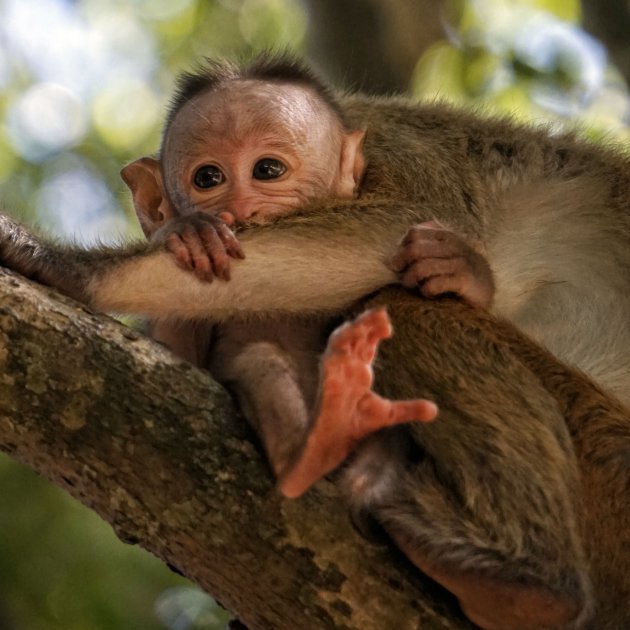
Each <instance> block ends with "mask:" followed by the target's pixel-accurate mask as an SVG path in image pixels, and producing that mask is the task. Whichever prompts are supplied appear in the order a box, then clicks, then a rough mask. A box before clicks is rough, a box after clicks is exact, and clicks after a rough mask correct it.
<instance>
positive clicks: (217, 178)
mask: <svg viewBox="0 0 630 630" xmlns="http://www.w3.org/2000/svg"><path fill="white" fill-rule="evenodd" d="M224 181H225V176H224V175H223V173H222V172H221V170H220V169H219V168H218V167H216V166H214V165H213V164H204V165H203V166H200V167H199V168H198V169H197V171H196V172H195V178H194V179H193V182H194V184H195V186H196V187H197V188H214V187H215V186H218V185H219V184H222V183H223V182H224Z"/></svg>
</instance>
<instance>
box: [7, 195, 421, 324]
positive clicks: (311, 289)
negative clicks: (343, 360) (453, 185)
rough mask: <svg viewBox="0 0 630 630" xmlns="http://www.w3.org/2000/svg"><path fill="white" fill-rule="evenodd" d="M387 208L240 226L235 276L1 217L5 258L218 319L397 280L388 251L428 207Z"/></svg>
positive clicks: (159, 308) (152, 310)
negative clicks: (63, 239)
mask: <svg viewBox="0 0 630 630" xmlns="http://www.w3.org/2000/svg"><path fill="white" fill-rule="evenodd" d="M390 206H391V204H388V203H386V202H383V203H372V204H369V205H368V204H365V205H363V204H362V205H357V204H356V203H354V204H343V203H342V204H340V205H339V206H337V207H334V206H333V207H329V208H324V209H322V211H321V212H312V211H310V212H307V213H305V214H303V215H298V216H291V217H285V218H283V219H282V221H278V222H277V223H274V224H272V225H269V226H264V227H252V228H249V229H247V230H244V231H242V232H241V233H240V234H239V240H240V241H241V243H242V245H243V249H244V251H245V254H246V258H245V260H243V261H234V262H233V263H232V267H231V276H232V278H231V280H230V281H229V282H223V281H220V280H215V281H214V282H212V283H208V282H202V281H199V280H198V279H197V278H196V277H195V276H194V274H191V273H190V272H188V271H184V270H182V269H180V268H178V267H177V266H176V264H175V262H174V259H173V256H172V255H171V254H170V253H168V252H166V251H162V250H155V249H151V247H150V246H148V245H147V244H145V243H138V244H137V245H134V246H130V247H127V248H100V249H91V250H86V249H82V248H79V247H69V246H66V245H60V244H56V243H54V242H51V241H46V240H44V239H41V238H38V237H36V236H34V235H33V234H32V233H30V232H29V231H28V230H26V229H25V228H23V227H22V226H20V225H19V224H18V223H17V222H15V221H13V220H12V219H11V218H9V217H0V262H1V263H2V264H3V265H5V266H7V267H10V268H12V269H14V270H16V271H18V272H20V273H22V274H24V275H25V276H27V277H30V278H33V279H35V280H38V281H40V282H42V283H43V284H47V285H49V286H53V287H55V288H57V289H59V290H60V291H62V292H63V293H65V294H67V295H69V296H71V297H74V298H76V299H78V300H81V301H83V302H85V303H88V304H89V305H91V306H93V307H95V308H97V309H99V310H104V311H116V312H125V313H138V314H142V315H148V316H157V317H173V318H177V319H181V318H190V319H212V320H214V321H217V320H221V319H224V318H228V317H233V316H234V315H237V314H239V313H251V312H265V313H280V312H282V313H287V312H288V313H315V312H334V311H339V310H342V309H345V308H347V307H348V306H350V305H351V304H352V303H353V302H355V301H356V300H357V299H359V298H361V297H363V296H365V295H367V294H369V293H371V292H373V291H375V290H377V289H379V288H381V287H383V286H385V285H387V284H390V283H393V282H396V280H397V278H396V274H395V273H394V272H392V271H391V270H390V269H389V268H388V267H387V266H386V261H387V258H388V256H390V255H391V254H392V253H393V252H394V251H395V248H396V245H397V243H398V241H399V240H400V239H401V238H402V236H403V235H404V233H405V231H406V229H407V227H408V226H410V225H412V224H413V223H415V222H417V221H418V220H419V217H420V218H421V217H422V214H421V213H418V212H416V211H408V212H405V211H404V210H402V209H400V208H396V212H398V213H400V215H401V216H403V217H405V218H406V219H407V221H406V222H401V223H400V225H394V226H393V225H391V221H390V222H387V221H384V220H383V218H384V217H385V216H386V215H387V214H389V213H391V212H392V209H391V208H390ZM324 215H326V216H324ZM425 216H427V217H430V214H429V213H428V212H427V214H426V215H425Z"/></svg>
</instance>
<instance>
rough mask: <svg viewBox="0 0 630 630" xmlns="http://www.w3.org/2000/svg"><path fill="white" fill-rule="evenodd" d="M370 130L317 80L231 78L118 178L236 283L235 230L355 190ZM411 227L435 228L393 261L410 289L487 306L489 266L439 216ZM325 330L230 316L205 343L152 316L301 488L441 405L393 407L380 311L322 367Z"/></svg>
mask: <svg viewBox="0 0 630 630" xmlns="http://www.w3.org/2000/svg"><path fill="white" fill-rule="evenodd" d="M364 135H365V132H364V131H362V130H358V131H357V130H355V131H348V130H346V129H344V127H343V124H342V122H341V120H340V119H339V117H338V116H336V115H335V113H334V111H332V110H331V108H330V107H329V106H327V104H326V103H325V102H323V100H322V99H321V98H320V97H319V96H318V95H317V94H316V93H315V92H314V91H313V90H311V89H309V88H306V87H302V86H297V85H290V84H279V85H276V84H271V83H264V82H262V81H260V80H249V81H247V80H246V81H234V82H231V83H229V84H224V85H222V86H219V87H217V88H215V89H213V90H209V91H205V92H202V93H200V94H198V95H196V97H195V98H192V99H188V100H186V101H185V102H184V103H183V105H182V106H181V107H176V108H174V110H173V114H172V115H171V117H170V118H169V122H168V124H167V128H166V131H165V134H164V140H163V148H162V152H161V156H162V157H161V162H160V161H158V160H155V159H153V158H147V157H145V158H141V159H139V160H137V161H135V162H133V163H132V164H129V165H128V166H127V167H125V169H123V172H122V175H123V178H124V179H125V182H126V183H127V184H128V185H129V187H130V189H131V190H132V193H133V198H134V203H135V207H136V211H137V214H138V217H139V220H140V223H141V225H142V228H143V230H144V232H145V235H146V236H147V238H149V239H150V240H152V241H153V242H157V243H159V242H164V243H165V244H166V246H167V248H168V249H169V250H170V251H171V252H172V253H173V254H174V255H175V257H176V259H177V261H178V263H179V264H180V266H182V267H183V268H184V269H188V270H190V271H191V272H194V273H195V274H196V275H197V276H198V277H199V279H200V280H202V281H208V282H211V281H212V280H213V278H215V277H218V278H220V279H222V280H229V260H230V258H234V259H242V258H243V257H244V253H243V250H242V248H241V246H240V244H239V242H238V240H237V238H236V237H235V235H234V233H233V232H232V231H231V229H230V228H231V227H233V228H243V227H247V226H248V225H250V226H251V225H256V224H264V223H266V222H269V221H272V220H274V219H275V218H276V217H279V216H282V215H286V214H290V213H293V212H295V210H296V209H297V208H299V207H301V206H304V205H305V204H306V203H308V202H309V201H312V200H313V199H323V198H326V197H336V198H340V199H341V198H353V197H355V196H356V193H357V190H358V186H359V183H360V179H361V177H362V176H363V173H364V163H365V162H364V157H363V154H362V151H361V145H362V142H363V138H364ZM401 231H402V228H401ZM414 232H415V233H419V234H422V235H424V234H426V236H425V238H424V239H423V244H424V248H422V249H418V248H416V253H417V254H418V256H417V258H416V259H414V260H409V256H408V251H407V250H401V251H400V252H398V253H397V255H396V256H395V257H394V258H393V259H392V264H393V265H394V266H395V268H396V269H397V270H403V269H406V268H408V269H407V271H406V273H405V274H404V282H405V283H406V284H409V285H411V284H414V285H415V284H416V283H417V282H418V281H419V280H422V281H424V280H426V282H425V283H424V284H423V285H422V286H421V289H422V290H423V292H424V293H425V294H426V295H434V294H435V293H438V292H440V293H444V292H453V293H460V294H463V295H465V296H466V297H467V299H469V301H471V302H475V303H478V304H484V305H485V304H487V303H488V302H489V301H490V298H491V286H492V277H491V274H490V271H489V268H488V266H487V264H485V265H484V264H477V269H473V267H472V264H471V263H472V261H481V263H484V262H485V261H484V260H483V259H482V258H481V256H479V255H478V254H477V253H476V252H474V251H473V250H472V249H471V248H470V247H468V246H467V245H466V244H465V243H464V242H463V240H460V239H458V238H457V237H456V236H455V235H454V234H453V233H451V232H448V231H446V230H443V229H440V228H439V226H438V224H437V223H425V224H423V225H420V226H418V227H417V228H414ZM407 240H409V237H408V239H407ZM419 241H420V239H418V238H416V239H415V242H416V245H417V244H418V242H419ZM405 242H407V241H405ZM392 253H393V252H392ZM427 253H429V254H430V257H428V256H426V257H425V258H422V257H421V256H420V254H422V255H426V254H427ZM445 270H448V272H449V274H448V275H446V274H445V273H444V272H445ZM429 273H430V274H431V275H429ZM203 332H209V331H208V329H204V331H203ZM329 332H330V321H329V320H328V319H326V320H325V321H322V322H318V321H317V320H316V319H315V318H311V319H310V320H308V321H304V320H303V319H299V318H295V317H293V318H285V319H284V320H283V321H281V322H278V321H273V322H271V321H270V322H269V325H268V326H266V331H265V332H263V333H261V326H260V324H259V323H258V322H256V323H253V324H249V323H247V322H232V323H222V324H221V325H219V326H218V327H216V328H215V330H214V331H213V333H212V334H211V335H210V334H208V335H206V336H205V338H204V339H200V337H201V336H202V335H201V331H200V330H199V327H192V328H191V329H190V330H184V329H183V328H182V327H181V326H179V327H176V328H175V329H173V328H172V326H170V325H169V324H165V323H157V324H155V325H154V329H153V336H154V337H155V338H156V339H158V340H160V341H162V342H163V343H165V344H166V345H168V346H169V347H170V348H171V349H172V350H173V351H175V352H177V353H178V354H180V355H182V356H184V357H185V358H188V359H189V360H191V361H193V362H195V363H197V364H198V365H200V366H201V367H206V368H210V369H211V371H212V373H213V375H214V376H215V378H217V379H218V380H219V381H222V382H223V383H225V384H227V385H229V386H230V388H231V389H232V391H234V392H235V394H236V395H237V397H238V399H239V402H240V404H241V407H242V409H243V411H244V413H245V414H246V415H247V417H248V419H249V420H250V422H252V423H253V424H254V426H256V427H257V428H258V430H259V432H260V433H261V437H262V440H263V443H264V445H265V449H266V451H267V453H268V456H269V459H270V463H271V466H272V468H273V470H274V472H275V473H276V475H277V476H278V478H279V481H280V489H281V490H282V492H283V493H284V494H286V495H287V496H297V495H298V494H301V493H302V492H303V491H304V490H305V489H306V488H308V487H309V486H310V485H311V484H312V483H314V481H316V480H317V479H319V478H320V477H321V476H323V475H324V474H325V473H327V472H329V471H330V470H331V469H332V468H334V467H336V466H338V465H339V464H340V463H341V462H342V461H343V460H344V459H345V458H346V456H347V455H348V453H349V452H350V450H351V449H352V448H353V447H354V446H355V445H356V444H358V442H359V441H360V440H361V439H362V438H364V437H365V436H366V435H368V434H370V433H372V432H374V431H376V430H378V429H381V428H384V427H386V426H389V425H392V424H397V423H400V422H406V421H411V420H419V421H427V420H432V419H433V418H434V417H435V414H436V412H437V410H436V408H435V405H433V404H432V403H430V402H428V401H424V400H416V401H395V402H393V401H389V400H385V399H383V398H381V397H380V396H378V395H377V394H376V393H374V392H373V391H371V384H372V375H371V363H372V361H373V358H374V355H375V353H376V346H377V343H378V341H379V340H380V339H382V338H385V337H388V336H389V335H390V334H391V327H390V325H389V322H388V319H387V315H386V314H385V311H384V310H382V309H381V310H378V311H375V312H371V313H365V314H364V315H362V316H360V317H359V318H358V319H357V320H356V321H355V322H353V323H347V324H345V325H344V326H342V327H341V328H339V329H338V330H337V331H335V333H334V334H333V335H332V337H331V339H330V342H329V343H328V346H327V348H326V351H325V352H324V355H323V359H322V362H321V371H320V370H318V368H317V363H316V360H317V355H318V352H319V350H320V349H321V348H322V347H323V346H324V340H325V337H326V335H327V334H328V333H329ZM191 335H195V336H196V338H195V339H192V338H191ZM191 350H192V352H191ZM320 373H321V376H320V378H319V379H318V374H320ZM313 413H314V414H315V416H316V418H312V417H311V416H312V415H313ZM307 433H308V439H307V440H305V436H306V435H307ZM298 456H299V459H297V460H296V457H298Z"/></svg>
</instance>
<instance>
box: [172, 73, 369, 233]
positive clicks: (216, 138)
mask: <svg viewBox="0 0 630 630" xmlns="http://www.w3.org/2000/svg"><path fill="white" fill-rule="evenodd" d="M362 139H363V132H351V133H348V132H346V131H344V129H343V127H342V125H341V124H340V122H339V121H338V120H337V118H336V116H335V115H334V114H333V112H332V111H330V109H329V108H328V106H327V105H326V104H325V103H323V102H322V101H321V100H320V99H319V98H318V97H317V96H315V94H314V93H312V92H311V91H310V90H309V89H307V88H302V87H299V86H295V85H282V84H275V83H273V84H272V83H264V82H261V81H235V82H233V83H231V84H229V85H228V86H225V87H221V88H219V89H218V90H215V91H212V92H209V93H205V94H201V95H199V96H197V97H195V98H194V99H192V100H191V101H189V102H188V103H187V104H186V105H185V106H184V107H183V108H182V109H181V110H180V111H179V112H178V113H177V115H176V117H175V119H174V121H173V123H172V125H171V128H170V130H169V133H168V136H167V138H166V142H165V145H164V151H163V168H164V173H165V179H166V186H167V189H168V190H169V192H170V193H171V197H172V198H173V200H174V201H175V203H176V205H179V204H178V201H177V200H180V199H182V198H186V199H187V200H188V202H190V204H191V206H190V207H192V208H194V209H195V210H201V211H204V212H208V213H211V214H216V215H218V216H220V217H221V218H222V219H223V220H225V221H226V222H227V223H228V224H230V225H233V224H238V223H243V222H250V223H264V222H265V221H267V220H269V219H270V218H272V217H275V216H279V215H282V214H288V213H290V212H291V211H292V210H293V209H294V208H296V207H299V206H301V205H303V204H305V203H306V202H308V201H309V200H312V199H315V198H322V197H327V196H336V197H352V196H353V195H354V194H355V191H356V188H357V182H358V181H359V179H360V175H361V171H362V169H363V162H362V157H361V142H362ZM180 207H181V206H180Z"/></svg>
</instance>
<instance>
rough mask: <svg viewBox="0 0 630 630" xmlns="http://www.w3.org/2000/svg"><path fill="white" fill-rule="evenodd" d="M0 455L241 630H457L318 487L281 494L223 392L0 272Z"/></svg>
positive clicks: (428, 587)
mask: <svg viewBox="0 0 630 630" xmlns="http://www.w3.org/2000/svg"><path fill="white" fill-rule="evenodd" d="M0 304H1V305H2V306H1V307H0V339H1V342H0V361H1V362H2V364H3V368H4V369H3V371H2V376H1V377H0V449H1V450H3V451H6V452H7V453H9V454H10V455H12V456H13V457H15V458H16V459H18V460H20V461H22V462H24V463H26V464H27V465H29V466H31V467H32V468H34V469H35V470H36V471H37V472H39V473H41V474H42V475H44V476H45V477H47V478H48V479H50V480H51V481H53V482H54V483H56V484H58V485H60V486H62V487H64V488H65V489H66V490H68V491H69V492H70V493H71V494H72V495H73V496H75V497H76V498H78V499H79V500H80V501H82V502H83V503H84V504H86V505H87V506H89V507H90V508H92V509H93V510H95V511H96V512H97V513H98V514H100V515H101V516H102V517H103V518H104V519H106V520H107V521H109V522H110V523H111V524H112V526H113V527H114V529H115V530H116V532H117V533H118V535H119V536H120V537H121V538H122V539H123V540H126V541H128V542H133V543H138V544H140V545H142V546H143V547H145V548H146V549H148V550H149V551H151V552H153V553H154V554H156V555H157V556H158V557H160V558H162V559H163V560H164V561H165V562H167V563H169V564H170V565H171V566H172V567H176V568H177V570H179V571H180V572H181V573H183V574H184V575H186V576H187V577H189V578H190V579H192V580H193V581H195V582H196V583H197V584H199V585H200V586H201V587H202V588H204V589H205V590H206V591H207V592H209V593H210V594H212V595H213V596H214V597H215V598H217V599H218V601H220V602H221V603H222V604H223V605H224V606H226V607H227V608H228V609H229V610H231V611H234V612H235V613H236V614H238V616H239V617H240V618H241V619H242V621H243V622H245V623H246V624H247V625H248V626H249V627H250V628H252V629H258V628H261V629H266V628H269V629H272V628H273V629H275V630H277V629H283V628H291V629H293V628H308V629H309V630H316V629H318V628H325V629H326V630H332V629H336V628H344V629H354V628H356V629H359V628H360V629H361V630H370V629H372V628H374V629H377V628H378V629H382V628H402V629H415V628H422V629H423V630H433V629H436V630H437V629H438V628H439V629H440V630H443V629H449V628H468V627H470V624H468V623H467V622H466V621H465V620H464V618H463V617H462V616H461V614H460V613H458V612H457V606H456V604H455V603H454V602H453V600H452V599H451V598H450V597H449V596H448V595H447V594H445V593H444V592H443V591H442V590H441V589H439V587H437V586H435V585H434V584H433V583H431V582H430V581H429V580H427V579H425V578H423V577H422V576H421V575H420V574H419V572H417V571H416V570H415V569H413V568H412V567H411V566H410V565H408V564H407V563H406V561H405V560H404V558H402V556H401V555H400V554H398V553H397V552H396V551H395V550H393V549H383V548H377V547H373V546H370V545H369V544H367V543H366V542H364V541H363V540H362V539H361V538H360V537H359V536H358V535H357V534H356V532H355V531H354V530H353V529H352V527H351V525H350V523H349V520H348V517H347V510H346V508H345V507H344V505H343V503H342V501H341V499H340V497H339V496H338V492H337V490H336V488H335V486H334V484H333V483H331V482H328V481H325V482H322V483H320V484H319V485H318V487H317V488H316V489H315V490H313V491H311V492H310V493H309V494H307V496H306V497H304V498H303V499H301V500H299V501H289V500H286V499H282V498H281V497H280V495H279V493H277V492H276V491H275V489H274V485H273V481H272V479H271V475H270V473H269V471H268V469H267V468H266V466H265V464H264V462H263V460H262V458H261V456H260V454H259V451H258V449H257V448H256V447H255V445H254V444H253V442H252V440H253V436H252V433H251V432H250V430H249V429H248V427H247V426H246V425H245V423H244V421H243V420H242V419H241V418H240V417H239V416H238V414H237V412H236V411H235V409H234V406H233V404H232V401H231V399H230V397H229V395H228V394H227V393H226V392H225V391H224V390H223V389H222V388H221V387H220V386H219V385H217V384H216V383H215V382H214V381H212V380H211V379H210V377H209V376H208V375H207V374H205V373H203V372H202V371H200V370H197V369H195V368H193V367H191V366H190V365H188V364H186V363H183V362H182V361H180V360H178V359H177V358H175V357H173V356H172V355H170V354H169V353H168V352H166V351H165V350H163V349H162V348H160V347H159V346H157V345H156V344H154V343H153V342H151V341H150V340H148V339H145V338H143V337H142V336H141V335H139V334H137V333H135V332H134V331H131V330H129V329H127V328H125V327H123V326H122V325H120V324H119V323H118V322H116V321H114V320H112V319H110V318H108V317H106V316H104V315H98V314H94V313H92V312H90V311H89V310H88V309H86V308H85V307H83V306H81V305H79V304H77V303H75V302H72V301H71V300H68V299H66V298H63V297H61V296H59V295H58V294H56V293H54V292H53V291H50V290H48V289H45V288H43V287H39V286H37V285H34V284H32V283H30V282H28V281H26V280H24V279H23V278H21V277H20V276H17V275H15V274H13V273H12V272H10V271H7V270H3V269H0Z"/></svg>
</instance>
